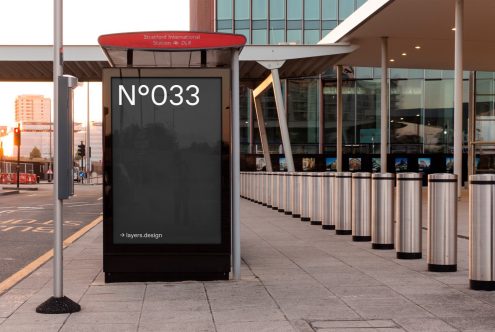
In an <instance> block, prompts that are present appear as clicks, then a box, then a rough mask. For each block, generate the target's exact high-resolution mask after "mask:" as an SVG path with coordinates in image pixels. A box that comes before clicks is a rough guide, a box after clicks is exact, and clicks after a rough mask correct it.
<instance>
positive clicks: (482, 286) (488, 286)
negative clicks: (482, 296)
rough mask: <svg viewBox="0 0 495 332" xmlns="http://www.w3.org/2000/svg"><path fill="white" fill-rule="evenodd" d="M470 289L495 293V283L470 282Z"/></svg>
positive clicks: (483, 281)
mask: <svg viewBox="0 0 495 332" xmlns="http://www.w3.org/2000/svg"><path fill="white" fill-rule="evenodd" d="M469 288H471V289H474V290H484V291H494V290H495V281H485V280H469Z"/></svg>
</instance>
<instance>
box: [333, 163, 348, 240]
mask: <svg viewBox="0 0 495 332" xmlns="http://www.w3.org/2000/svg"><path fill="white" fill-rule="evenodd" d="M351 182H352V173H351V172H336V173H335V179H334V182H333V183H334V186H333V206H332V211H333V219H334V221H335V233H336V234H337V235H351V234H352V228H351V219H352V216H351V195H352V191H351V190H352V186H351Z"/></svg>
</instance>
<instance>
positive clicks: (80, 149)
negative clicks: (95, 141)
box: [77, 142, 86, 157]
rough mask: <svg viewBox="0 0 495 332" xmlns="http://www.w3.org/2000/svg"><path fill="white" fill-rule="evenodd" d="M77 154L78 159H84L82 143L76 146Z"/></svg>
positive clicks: (84, 149) (84, 146)
mask: <svg viewBox="0 0 495 332" xmlns="http://www.w3.org/2000/svg"><path fill="white" fill-rule="evenodd" d="M77 154H78V155H79V156H80V157H84V156H85V155H86V145H84V144H83V143H82V142H81V144H79V145H78V146H77Z"/></svg>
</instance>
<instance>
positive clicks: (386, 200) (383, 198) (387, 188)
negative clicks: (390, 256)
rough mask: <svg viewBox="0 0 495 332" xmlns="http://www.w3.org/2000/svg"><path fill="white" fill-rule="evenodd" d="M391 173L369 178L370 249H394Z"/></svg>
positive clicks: (393, 178) (378, 174) (392, 183)
mask: <svg viewBox="0 0 495 332" xmlns="http://www.w3.org/2000/svg"><path fill="white" fill-rule="evenodd" d="M394 182H395V177H394V174H393V173H375V174H373V175H372V176H371V248H372V249H394V236H395V234H394Z"/></svg>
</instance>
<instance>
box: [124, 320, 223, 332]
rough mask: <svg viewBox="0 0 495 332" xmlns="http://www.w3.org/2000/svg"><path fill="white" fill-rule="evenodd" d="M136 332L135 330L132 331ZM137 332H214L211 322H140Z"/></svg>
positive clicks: (213, 325)
mask: <svg viewBox="0 0 495 332" xmlns="http://www.w3.org/2000/svg"><path fill="white" fill-rule="evenodd" d="M134 331H136V330H134ZM137 331H138V332H156V331H167V332H215V331H216V328H215V324H214V323H213V321H211V320H206V321H200V322H168V321H162V322H147V321H141V322H140V324H139V327H138V329H137Z"/></svg>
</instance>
